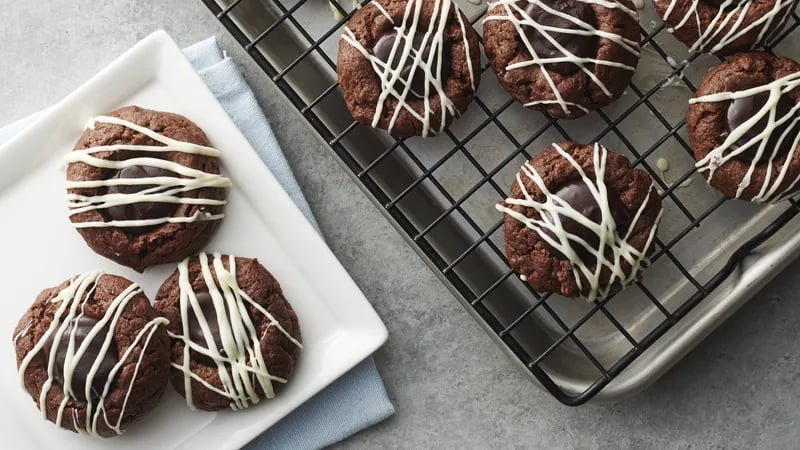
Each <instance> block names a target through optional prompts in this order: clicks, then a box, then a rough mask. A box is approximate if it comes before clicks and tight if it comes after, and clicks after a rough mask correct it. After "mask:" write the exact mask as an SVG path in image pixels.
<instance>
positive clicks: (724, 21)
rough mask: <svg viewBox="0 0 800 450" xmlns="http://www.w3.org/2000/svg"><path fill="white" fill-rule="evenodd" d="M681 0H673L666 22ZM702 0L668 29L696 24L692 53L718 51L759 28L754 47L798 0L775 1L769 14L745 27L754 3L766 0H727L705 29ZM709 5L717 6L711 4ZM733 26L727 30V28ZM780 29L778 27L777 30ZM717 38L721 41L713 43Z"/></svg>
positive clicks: (697, 1) (670, 30) (781, 20)
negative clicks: (746, 18)
mask: <svg viewBox="0 0 800 450" xmlns="http://www.w3.org/2000/svg"><path fill="white" fill-rule="evenodd" d="M679 1H680V0H670V3H669V6H667V9H666V11H664V15H663V16H662V17H661V18H662V19H663V20H664V21H665V22H667V21H668V20H669V17H670V16H671V15H672V13H673V11H674V10H675V8H676V6H677V5H678V2H679ZM700 3H701V0H691V5H689V8H688V9H687V10H686V14H685V15H684V16H683V17H682V18H681V20H680V21H679V22H678V24H677V25H675V26H674V27H671V28H668V29H667V31H669V32H670V33H674V32H675V30H679V29H681V28H683V27H684V26H686V24H687V23H693V24H694V25H695V26H696V27H697V31H698V37H697V40H695V43H694V44H692V46H691V47H689V52H690V53H696V52H708V53H715V52H718V51H720V50H723V49H724V48H725V47H726V46H728V45H729V44H731V43H733V42H735V41H736V40H737V39H739V38H741V37H743V36H744V35H746V34H748V33H750V32H751V31H753V30H756V29H757V30H759V31H758V39H757V40H756V42H755V43H754V46H755V45H757V44H758V43H761V42H763V41H764V39H766V38H768V37H769V36H767V33H768V32H769V30H770V28H771V27H772V26H773V24H776V23H782V22H783V21H784V20H786V18H787V17H788V16H789V14H791V13H792V10H793V9H794V6H793V5H795V4H797V0H775V3H774V4H773V6H772V9H770V10H769V11H768V12H767V13H766V14H764V15H763V16H761V17H758V18H757V19H756V20H754V21H753V22H752V23H750V24H749V25H747V26H743V24H744V19H745V17H746V16H747V13H748V12H749V11H750V9H751V8H752V7H753V5H754V4H764V2H762V1H756V0H745V1H742V0H725V1H724V2H723V3H722V4H721V5H720V6H719V7H718V8H717V12H716V14H715V15H714V16H713V18H712V19H711V21H710V22H709V23H708V27H707V28H705V29H703V27H702V23H703V21H702V20H701V18H700V16H701V14H700V8H699V5H700ZM708 6H709V7H713V6H711V5H708ZM729 26H730V28H729V29H728V30H727V31H725V30H726V28H728V27H729ZM777 30H778V29H776V31H777ZM714 40H716V41H717V43H716V44H714V45H711V44H712V42H713V41H714Z"/></svg>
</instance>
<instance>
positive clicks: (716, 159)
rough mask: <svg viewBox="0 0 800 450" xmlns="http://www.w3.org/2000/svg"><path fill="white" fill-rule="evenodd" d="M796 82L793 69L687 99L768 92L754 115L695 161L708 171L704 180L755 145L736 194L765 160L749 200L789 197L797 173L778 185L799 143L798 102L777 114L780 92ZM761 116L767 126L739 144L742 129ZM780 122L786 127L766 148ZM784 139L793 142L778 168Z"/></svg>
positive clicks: (718, 99)
mask: <svg viewBox="0 0 800 450" xmlns="http://www.w3.org/2000/svg"><path fill="white" fill-rule="evenodd" d="M798 86H800V72H795V73H792V74H789V75H787V76H785V77H782V78H778V79H777V80H775V81H773V82H771V83H768V84H764V85H761V86H756V87H754V88H751V89H746V90H743V91H737V92H720V93H716V94H709V95H704V96H701V97H697V98H693V99H691V100H689V103H690V104H695V103H718V102H728V101H732V100H735V99H737V98H743V97H749V96H752V95H757V94H760V93H763V92H769V99H768V100H767V102H766V103H765V104H764V106H762V107H761V109H760V110H759V111H758V112H757V113H756V114H755V115H754V116H753V117H751V118H749V119H748V120H747V121H745V122H744V123H743V124H742V125H740V126H738V127H736V128H735V129H734V130H732V131H731V132H730V133H728V136H726V137H725V140H724V141H723V142H722V144H720V146H719V147H717V148H715V149H713V150H711V151H710V152H709V153H708V155H706V157H705V158H703V159H701V160H699V161H697V163H696V165H695V166H696V167H697V170H698V171H700V172H708V176H707V180H708V181H709V182H711V178H712V177H713V176H714V172H715V171H716V170H717V169H718V168H719V167H720V166H722V165H724V164H725V163H727V162H728V161H730V160H731V159H734V158H736V157H737V156H738V155H740V154H742V153H744V152H746V151H748V150H752V149H753V148H757V150H756V153H755V156H754V157H753V159H752V161H750V165H749V166H748V168H747V172H745V174H744V176H743V177H742V180H741V181H740V182H739V185H738V187H737V189H736V198H739V197H740V196H741V195H742V193H743V192H744V190H745V189H747V187H748V186H750V183H751V181H752V176H753V173H754V172H755V170H756V167H758V165H759V164H767V168H766V174H765V178H764V182H763V184H762V185H761V189H759V191H758V193H757V194H756V195H754V196H753V198H752V199H751V201H753V202H757V203H764V202H772V203H774V202H778V201H780V200H785V199H786V198H788V197H790V196H791V195H792V194H793V193H794V191H795V187H796V185H797V183H798V181H800V175H798V176H797V177H795V179H794V180H792V181H791V183H789V185H788V186H786V188H784V189H781V185H782V184H783V183H784V181H785V180H786V176H787V173H788V172H789V168H790V166H791V164H789V161H792V159H793V158H794V154H795V153H796V152H797V146H798V144H800V131H798V129H797V128H796V124H797V123H798V121H800V113H798V110H800V103H795V104H794V106H792V108H791V109H790V110H789V111H788V112H787V113H786V115H784V116H782V117H777V111H778V102H779V101H780V99H781V96H782V95H785V94H786V93H788V92H789V91H791V90H793V89H795V88H797V87H798ZM763 118H766V119H767V126H766V127H764V130H763V131H762V132H761V133H759V134H758V135H756V136H754V137H753V138H751V139H750V140H748V141H747V142H746V143H745V144H744V145H738V144H737V142H738V141H739V140H741V139H742V138H743V137H744V135H745V133H747V132H748V131H749V130H750V129H751V128H753V127H754V126H756V124H758V122H759V121H760V120H762V119H763ZM781 126H784V127H785V128H784V131H783V133H782V134H781V135H780V137H779V140H778V143H777V144H776V145H775V147H774V148H768V144H769V142H770V139H771V137H772V133H773V132H775V130H776V129H777V128H778V127H781ZM792 132H794V135H792V134H790V133H792ZM787 139H788V142H791V143H792V144H791V146H790V149H789V152H788V153H787V154H786V156H785V157H783V159H784V161H785V162H784V163H783V165H782V166H781V168H780V170H778V168H777V161H776V160H777V159H778V158H779V157H780V155H779V149H780V148H781V144H782V143H783V142H784V141H786V140H787ZM742 161H743V160H742Z"/></svg>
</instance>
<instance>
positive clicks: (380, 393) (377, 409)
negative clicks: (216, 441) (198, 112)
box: [0, 37, 394, 450]
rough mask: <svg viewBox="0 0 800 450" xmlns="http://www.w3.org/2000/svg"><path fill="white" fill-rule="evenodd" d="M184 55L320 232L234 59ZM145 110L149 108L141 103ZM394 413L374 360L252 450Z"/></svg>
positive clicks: (341, 431) (352, 429) (3, 132)
mask: <svg viewBox="0 0 800 450" xmlns="http://www.w3.org/2000/svg"><path fill="white" fill-rule="evenodd" d="M184 53H185V55H186V57H187V58H188V59H189V61H190V62H191V63H192V65H193V66H194V67H195V69H196V70H197V72H198V73H199V74H200V76H201V77H202V78H203V80H204V81H205V82H206V84H207V85H208V87H209V88H210V89H211V92H213V93H214V95H215V96H216V97H217V100H219V102H220V103H221V104H222V107H223V108H224V109H225V111H227V113H228V115H229V116H230V117H231V118H232V119H233V121H234V123H236V126H238V127H239V129H240V130H241V131H242V134H244V136H245V137H246V138H247V140H248V141H249V142H250V145H252V146H253V148H254V149H255V150H256V152H257V153H258V156H260V157H261V159H262V160H263V161H264V164H266V165H267V167H268V168H269V169H270V170H271V171H272V173H273V175H275V178H277V179H278V182H280V184H281V186H283V188H284V189H286V192H287V193H288V194H289V196H290V197H291V198H292V200H294V202H295V203H296V204H297V206H298V207H299V208H300V210H301V211H302V212H303V214H305V216H306V218H307V219H308V221H309V222H311V224H312V225H314V227H315V228H317V229H319V228H318V226H317V223H316V221H315V220H314V216H313V215H312V214H311V209H310V208H309V206H308V203H307V202H306V199H305V197H303V193H302V191H301V190H300V186H298V184H297V181H296V180H295V178H294V174H293V173H292V170H291V168H290V167H289V164H288V162H287V161H286V157H285V156H284V155H283V152H282V151H281V148H280V146H279V145H278V141H277V140H276V139H275V135H274V134H273V133H272V129H271V128H270V126H269V123H268V122H267V119H266V117H264V113H263V111H261V108H260V107H259V106H258V103H257V102H256V98H255V96H254V95H253V92H252V91H251V90H250V87H249V86H248V85H247V82H246V81H245V80H244V77H243V76H242V74H241V73H240V72H239V70H238V69H237V68H236V65H235V64H234V63H233V60H231V59H230V58H227V57H226V56H225V55H224V54H223V52H222V51H221V50H220V48H219V44H218V43H217V39H216V38H214V37H211V38H208V39H206V40H204V41H201V42H199V43H197V44H195V45H192V46H191V47H189V48H186V49H184ZM142 106H145V105H142ZM36 116H38V113H37V114H34V115H32V116H29V117H26V118H24V119H22V120H20V121H18V122H15V123H13V124H11V125H8V126H6V127H4V128H0V144H3V143H4V142H5V141H7V140H8V139H10V138H11V137H13V136H14V135H15V134H16V133H18V132H19V131H21V130H22V129H23V128H24V127H25V126H27V125H28V124H30V123H32V122H33V121H34V120H35V119H36ZM392 414H394V406H392V403H391V402H390V401H389V398H388V396H387V395H386V389H385V388H384V386H383V380H381V377H380V374H379V373H378V369H377V368H376V367H375V363H374V362H373V360H372V358H371V357H370V358H367V359H366V360H365V361H363V362H362V363H360V364H359V365H358V366H356V367H355V368H353V369H352V370H351V371H350V372H348V373H346V374H345V375H344V376H343V377H342V378H340V379H339V380H337V381H335V382H334V383H333V384H332V385H330V386H328V387H327V388H326V389H325V390H323V391H322V392H320V393H319V394H317V395H316V396H315V397H314V398H312V399H311V400H309V401H307V402H306V403H305V404H303V405H302V406H301V407H300V408H298V409H296V410H295V411H294V412H293V413H291V414H290V415H288V416H287V417H286V418H284V419H283V420H281V421H280V422H278V423H277V424H276V425H274V426H273V427H272V428H270V429H269V430H267V431H266V432H264V434H262V435H261V436H259V437H257V438H255V439H254V440H253V441H252V442H250V443H249V444H247V446H246V447H245V448H247V449H252V450H255V449H267V448H269V449H317V448H322V447H325V446H328V445H331V444H334V443H336V442H339V441H341V440H342V439H345V438H347V437H348V436H350V435H352V434H354V433H356V432H358V431H361V430H363V429H364V428H367V427H369V426H372V425H374V424H376V423H378V422H381V421H383V420H385V419H386V418H388V417H389V416H391V415H392Z"/></svg>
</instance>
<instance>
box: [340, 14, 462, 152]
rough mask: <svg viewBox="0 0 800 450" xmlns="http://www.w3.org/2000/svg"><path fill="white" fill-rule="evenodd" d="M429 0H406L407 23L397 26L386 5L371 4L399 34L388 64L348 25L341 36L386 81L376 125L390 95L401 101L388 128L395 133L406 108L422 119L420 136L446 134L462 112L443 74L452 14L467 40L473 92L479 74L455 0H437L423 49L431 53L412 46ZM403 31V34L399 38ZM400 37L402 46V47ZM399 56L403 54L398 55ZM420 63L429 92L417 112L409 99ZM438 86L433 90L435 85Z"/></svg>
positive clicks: (376, 109) (382, 85)
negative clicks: (449, 123) (438, 109)
mask: <svg viewBox="0 0 800 450" xmlns="http://www.w3.org/2000/svg"><path fill="white" fill-rule="evenodd" d="M425 1H430V0H419V1H414V0H411V1H409V2H408V3H407V5H406V9H405V11H404V14H403V20H402V22H401V23H400V24H399V25H397V24H394V21H393V20H392V17H391V15H389V13H388V12H387V11H386V9H384V7H383V6H381V4H380V3H379V2H377V1H372V2H371V3H369V4H368V5H367V6H374V7H375V8H377V9H378V10H379V11H380V12H381V14H383V15H384V16H385V17H386V18H387V19H389V21H390V22H392V24H394V25H395V31H397V36H398V39H396V40H395V42H394V44H393V46H392V50H391V52H390V53H389V58H388V61H389V62H387V63H385V62H383V61H381V60H380V59H378V58H377V57H376V56H375V55H373V54H372V53H371V52H370V51H369V50H367V49H366V48H364V46H363V45H361V43H360V42H359V41H358V39H357V38H356V35H355V34H354V33H353V31H352V30H351V29H350V28H349V27H345V28H344V33H343V34H342V39H344V41H345V42H347V43H348V44H349V45H351V46H353V47H354V48H355V49H356V50H358V51H359V52H360V53H361V54H362V55H363V56H364V58H366V59H367V60H368V61H369V62H370V64H371V65H372V69H373V70H374V71H375V73H376V74H378V78H379V79H380V83H381V93H380V95H379V96H378V102H377V104H376V105H375V115H374V116H373V117H372V124H371V126H372V127H373V128H374V127H377V126H378V123H379V122H380V119H381V117H382V116H383V112H384V109H385V108H386V106H387V102H386V101H387V99H389V98H393V99H395V100H396V101H397V104H396V105H395V107H394V111H393V112H392V118H391V119H390V121H389V125H388V127H387V131H389V132H390V133H391V132H392V129H393V128H394V124H395V122H396V121H397V118H398V117H399V115H400V112H401V111H403V110H406V111H408V113H409V114H410V115H411V116H412V117H414V118H415V119H416V120H418V121H419V122H420V123H422V134H421V136H423V137H426V136H429V135H432V134H438V133H441V132H442V131H443V130H444V128H445V126H446V125H447V117H448V115H449V116H458V115H460V112H459V110H458V109H457V108H456V105H455V103H453V101H452V100H451V99H450V98H449V97H448V96H447V92H446V91H445V80H443V79H442V78H441V73H442V70H441V68H442V65H443V64H448V63H449V61H448V60H447V56H448V55H445V54H444V50H445V48H446V45H445V34H446V33H447V25H448V22H449V20H450V17H451V16H453V17H455V20H456V21H457V22H458V25H459V27H460V28H461V36H462V42H463V43H464V53H465V55H464V57H465V58H466V61H467V70H468V71H469V78H470V83H471V85H472V91H473V92H475V73H474V68H473V67H472V58H471V56H470V48H469V41H468V39H467V29H466V27H467V25H466V24H465V23H464V19H463V18H462V16H461V11H460V10H459V9H458V6H457V5H456V4H455V3H454V2H453V1H452V0H432V1H433V5H434V6H433V13H432V18H431V21H430V24H429V25H428V27H427V29H426V30H425V31H424V33H423V34H424V37H423V40H422V44H421V45H420V48H426V46H427V45H430V53H428V54H423V53H422V52H419V51H415V50H414V48H413V44H414V42H413V41H414V39H413V38H414V35H415V34H416V33H417V32H422V30H421V29H420V28H421V27H422V25H421V21H422V6H423V3H424V2H425ZM400 36H402V37H403V39H400V38H399V37H400ZM401 42H402V43H403V45H402V46H401V45H400V44H401ZM396 55H400V57H399V58H396ZM407 65H408V66H410V67H411V70H410V71H409V75H408V78H407V79H402V78H401V75H402V74H401V72H402V69H403V67H405V66H407ZM417 68H421V69H422V71H423V73H424V75H425V92H424V93H420V94H423V95H422V97H423V98H422V102H423V105H424V111H423V112H422V114H420V113H418V112H417V111H416V110H414V108H413V107H412V106H411V105H410V104H409V103H408V102H407V98H408V96H409V95H413V94H412V92H411V80H412V79H413V77H414V73H415V71H416V69H417ZM431 88H433V90H431ZM431 97H434V98H436V99H438V101H439V103H441V118H440V120H439V123H438V124H435V123H432V119H433V116H434V113H435V112H434V108H433V106H432V104H431Z"/></svg>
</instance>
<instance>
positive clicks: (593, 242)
mask: <svg viewBox="0 0 800 450" xmlns="http://www.w3.org/2000/svg"><path fill="white" fill-rule="evenodd" d="M554 195H555V196H556V197H558V198H560V199H561V200H563V201H564V202H566V203H567V204H569V205H570V206H571V207H572V208H573V209H574V210H575V211H577V212H578V213H580V214H581V215H582V216H584V217H586V218H588V219H589V220H591V221H592V222H594V223H598V224H599V223H600V221H601V218H602V212H601V210H600V205H598V204H597V201H595V198H594V196H593V195H592V193H591V192H590V191H589V188H588V187H587V186H586V183H584V182H583V181H582V180H575V181H572V182H570V183H568V184H566V185H565V186H563V187H561V188H560V189H559V190H557V191H556V192H555V193H554ZM608 204H609V207H610V208H611V216H612V217H613V218H614V222H615V223H616V225H617V234H618V235H624V234H625V232H626V231H627V230H628V227H629V226H630V220H631V217H630V214H628V209H627V208H625V205H624V204H623V203H622V200H620V198H619V197H618V196H617V195H614V193H613V192H610V191H609V192H608ZM559 218H560V219H561V226H562V227H563V228H564V231H566V232H567V233H569V234H571V235H574V236H578V237H580V238H582V239H583V240H584V241H586V242H587V243H588V244H589V245H590V246H591V247H593V248H598V247H599V245H600V237H599V236H597V234H595V233H594V232H593V231H592V230H590V229H589V228H587V227H585V226H583V225H581V224H580V223H579V222H578V221H576V220H574V219H572V218H570V217H567V216H563V215H560V217H559ZM548 234H549V235H550V236H551V237H553V238H554V239H556V240H558V238H556V236H555V235H554V234H552V233H550V232H548ZM570 241H571V242H570V244H571V245H572V249H573V250H574V251H575V253H577V254H578V256H579V257H580V258H581V261H583V263H584V264H586V265H587V266H592V265H594V264H596V263H597V259H596V258H595V255H594V253H593V252H590V251H588V250H587V249H586V248H584V246H583V245H581V244H579V243H577V242H574V241H572V240H571V239H570Z"/></svg>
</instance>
